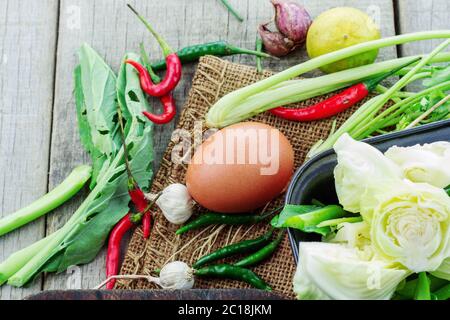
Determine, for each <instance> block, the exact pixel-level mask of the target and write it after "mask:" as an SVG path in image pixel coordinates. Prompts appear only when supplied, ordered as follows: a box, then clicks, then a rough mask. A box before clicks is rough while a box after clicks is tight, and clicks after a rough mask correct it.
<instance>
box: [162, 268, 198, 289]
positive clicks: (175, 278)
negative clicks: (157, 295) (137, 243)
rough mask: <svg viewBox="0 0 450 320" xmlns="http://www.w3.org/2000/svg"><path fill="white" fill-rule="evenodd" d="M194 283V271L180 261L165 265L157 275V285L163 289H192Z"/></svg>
mask: <svg viewBox="0 0 450 320" xmlns="http://www.w3.org/2000/svg"><path fill="white" fill-rule="evenodd" d="M194 282H195V280H194V271H193V270H192V268H191V267H189V266H188V265H187V264H186V263H184V262H182V261H174V262H170V263H168V264H166V265H165V266H164V267H163V268H162V269H161V271H160V273H159V283H158V284H159V285H160V286H161V287H162V288H163V289H172V290H181V289H192V288H193V287H194Z"/></svg>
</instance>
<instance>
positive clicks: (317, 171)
mask: <svg viewBox="0 0 450 320" xmlns="http://www.w3.org/2000/svg"><path fill="white" fill-rule="evenodd" d="M436 141H450V120H443V121H439V122H435V123H431V124H427V125H423V126H420V127H417V128H412V129H408V130H404V131H400V132H394V133H389V134H384V135H380V136H377V137H374V138H369V139H365V140H364V142H367V143H369V144H371V145H373V146H374V147H376V148H377V149H379V150H381V151H382V152H384V151H386V150H387V149H389V148H390V147H392V146H394V145H397V146H401V147H408V146H412V145H415V144H424V143H432V142H436ZM336 165H337V160H336V153H335V152H334V150H328V151H325V152H322V153H320V154H318V155H317V156H315V157H313V158H312V159H310V160H309V161H308V162H306V163H305V164H304V165H303V166H301V167H300V168H299V169H298V170H297V171H296V172H295V174H294V176H293V178H292V181H291V183H290V185H289V188H288V191H287V194H286V200H285V201H286V203H287V204H309V203H310V202H311V200H312V199H313V198H314V199H317V200H319V201H321V202H324V203H337V202H338V199H337V195H336V190H335V187H334V176H333V170H334V167H335V166H336ZM288 231H289V240H290V243H291V247H292V252H293V254H294V258H295V262H297V260H298V244H299V242H300V241H319V240H320V236H318V235H314V234H308V233H303V232H300V231H299V230H295V229H289V230H288Z"/></svg>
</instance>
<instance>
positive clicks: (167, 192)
mask: <svg viewBox="0 0 450 320" xmlns="http://www.w3.org/2000/svg"><path fill="white" fill-rule="evenodd" d="M156 204H157V205H158V207H159V208H160V209H161V211H162V213H163V215H164V217H165V218H166V219H167V220H168V221H169V222H170V223H173V224H177V225H179V224H183V223H185V222H186V221H187V220H189V218H190V217H191V216H192V213H193V206H194V203H193V201H192V197H191V196H190V194H189V192H188V190H187V187H186V186H185V185H183V184H181V183H174V184H171V185H169V186H167V187H166V188H165V189H164V190H163V191H162V192H161V194H160V196H159V198H158V199H157V200H156Z"/></svg>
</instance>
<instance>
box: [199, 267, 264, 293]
mask: <svg viewBox="0 0 450 320" xmlns="http://www.w3.org/2000/svg"><path fill="white" fill-rule="evenodd" d="M194 274H195V275H196V276H205V277H218V278H229V279H234V280H240V281H244V282H246V283H248V284H250V285H252V286H253V287H255V288H257V289H262V290H267V291H272V288H270V287H269V285H268V284H267V283H265V282H264V280H262V279H261V278H260V277H259V276H258V275H257V274H256V273H254V272H253V271H251V270H249V269H245V268H241V267H236V266H232V265H229V264H216V265H212V266H207V267H203V268H201V269H198V270H195V271H194Z"/></svg>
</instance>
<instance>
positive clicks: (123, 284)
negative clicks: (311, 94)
mask: <svg viewBox="0 0 450 320" xmlns="http://www.w3.org/2000/svg"><path fill="white" fill-rule="evenodd" d="M270 75H272V73H271V72H270V71H264V73H263V74H262V75H261V74H258V73H257V72H256V69H255V68H253V67H250V66H244V65H239V64H235V63H231V62H228V61H225V60H221V59H219V58H216V57H212V56H207V57H203V58H202V59H201V60H200V63H199V64H198V68H197V71H196V73H195V76H194V79H193V84H192V89H191V91H190V92H189V98H188V100H187V102H186V105H185V108H184V109H183V112H182V114H181V118H180V121H179V123H178V126H177V128H178V129H185V130H188V131H192V130H193V127H194V122H195V121H199V120H204V116H205V114H206V112H207V110H208V109H209V107H210V106H211V105H213V104H214V102H216V101H217V100H218V99H219V98H220V97H222V96H223V95H225V94H227V93H229V92H231V91H234V90H236V89H238V88H241V87H243V86H246V85H249V84H251V83H253V82H256V81H258V80H259V79H261V78H262V77H267V76H270ZM323 98H324V97H320V98H315V99H311V100H309V101H305V102H303V103H301V104H299V106H306V105H310V104H311V103H314V102H317V101H320V100H321V99H323ZM353 110H354V108H353V109H351V110H349V111H347V112H345V113H343V114H340V115H338V116H337V117H335V118H333V119H328V120H323V121H315V122H309V123H299V122H292V121H287V120H283V119H280V118H277V117H275V116H272V115H271V114H269V113H268V112H266V113H263V114H260V115H258V116H256V117H254V118H253V119H252V120H254V121H260V122H263V123H267V124H269V125H272V126H274V127H276V128H278V129H279V130H281V132H283V133H284V134H285V135H286V137H287V138H288V139H289V141H290V142H291V144H292V146H293V148H294V151H295V165H296V168H297V167H299V166H300V165H301V164H302V163H303V161H304V159H305V156H306V154H307V152H308V150H309V149H310V148H311V146H312V145H313V144H314V143H315V142H317V141H318V140H319V139H323V138H326V137H327V136H328V135H329V133H330V130H331V128H332V124H333V121H334V120H337V124H338V125H339V124H340V123H342V122H343V121H344V120H345V119H346V118H347V117H348V116H349V115H350V114H351V112H352V111H353ZM175 145H176V143H174V142H170V143H169V146H168V147H167V150H166V153H165V155H164V158H163V160H162V162H161V168H160V169H159V171H158V173H157V174H156V176H155V177H154V180H153V184H152V188H151V191H152V192H153V193H157V192H159V191H161V190H162V189H163V188H164V187H165V186H167V185H169V184H171V183H176V182H179V183H184V175H185V172H186V168H187V165H183V164H182V165H180V164H174V163H173V162H172V161H171V154H172V150H173V147H174V146H175ZM283 199H284V194H282V195H280V196H279V197H278V198H277V199H275V200H274V201H272V203H270V204H268V207H267V208H265V210H270V209H271V208H275V207H277V206H280V205H282V203H283ZM202 210H203V209H202V208H196V214H200V213H201V212H202ZM260 211H261V210H260ZM267 227H268V221H266V222H265V223H260V224H259V225H255V226H250V227H249V226H211V227H208V228H204V229H200V230H196V231H192V232H188V233H186V234H183V235H181V236H175V230H176V229H177V226H174V225H172V224H170V223H169V222H168V221H167V220H165V218H164V217H163V216H162V214H160V213H159V212H156V218H155V224H154V226H153V230H152V235H151V237H150V239H149V240H147V241H145V240H144V239H143V237H142V231H141V229H140V228H138V229H136V231H135V232H134V234H133V237H132V239H131V242H130V244H129V246H128V251H127V253H126V256H125V260H124V263H123V266H122V269H121V274H145V275H149V274H150V275H155V270H156V269H158V268H161V267H162V266H163V265H164V264H165V263H167V262H169V261H174V260H181V261H184V262H186V263H188V264H190V265H191V264H192V263H193V262H195V260H196V259H198V258H199V257H200V256H202V255H204V254H207V253H209V252H211V251H213V250H215V249H217V248H219V247H222V246H224V245H227V244H230V243H234V242H237V241H240V240H242V239H251V238H255V237H257V236H259V235H261V234H262V233H264V232H265V230H266V229H267ZM252 270H253V271H255V272H256V273H257V274H258V275H259V276H261V277H262V278H263V279H264V280H265V281H266V282H267V283H268V284H269V285H270V286H271V287H272V288H273V289H274V291H275V292H278V293H281V294H284V295H285V296H287V297H290V298H293V297H294V293H293V291H292V278H293V275H294V272H295V262H294V259H293V255H292V252H291V247H290V245H289V241H288V237H287V235H286V237H285V239H284V240H283V242H282V244H281V245H280V247H279V248H278V250H277V251H276V253H275V254H274V255H273V256H272V257H271V258H270V259H268V260H266V261H265V262H264V263H262V264H261V265H259V266H256V267H254V268H252ZM116 287H117V288H119V289H145V288H156V287H155V285H153V284H151V283H148V282H147V281H146V280H119V281H118V282H117V285H116ZM195 287H196V288H248V287H249V286H248V285H247V284H245V283H242V282H239V281H234V280H224V279H196V282H195Z"/></svg>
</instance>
